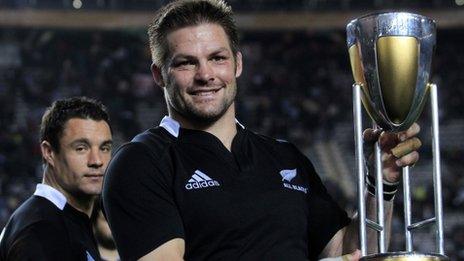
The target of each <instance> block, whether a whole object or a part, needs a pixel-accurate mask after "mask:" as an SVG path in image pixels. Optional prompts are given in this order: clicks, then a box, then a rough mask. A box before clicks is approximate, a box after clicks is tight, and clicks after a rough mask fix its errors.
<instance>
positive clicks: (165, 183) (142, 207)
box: [102, 142, 184, 260]
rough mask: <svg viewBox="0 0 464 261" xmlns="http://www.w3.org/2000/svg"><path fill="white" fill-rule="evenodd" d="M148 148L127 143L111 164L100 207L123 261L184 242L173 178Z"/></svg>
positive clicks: (138, 144) (140, 144)
mask: <svg viewBox="0 0 464 261" xmlns="http://www.w3.org/2000/svg"><path fill="white" fill-rule="evenodd" d="M146 146H147V145H144V144H142V143H137V142H133V143H129V144H126V145H124V146H122V147H121V148H120V149H119V150H118V151H117V152H116V154H115V156H114V157H113V159H112V160H111V162H110V164H109V166H108V169H107V173H106V177H105V181H104V186H103V195H102V196H103V197H102V198H103V206H104V209H105V214H106V217H107V219H108V223H109V225H110V228H111V231H112V233H113V237H114V239H115V242H116V245H117V248H118V251H119V254H120V256H121V258H122V260H135V259H137V258H140V257H142V256H144V255H146V254H148V253H149V252H151V251H152V250H154V249H156V248H157V247H158V246H160V245H162V244H163V243H165V242H167V241H169V240H171V239H174V238H184V232H183V226H182V220H181V218H180V215H179V211H178V208H177V206H176V204H175V202H174V196H173V190H172V176H171V175H170V173H166V171H161V170H160V169H162V168H161V167H160V164H161V162H162V161H161V158H157V157H156V156H155V155H154V154H153V153H151V152H150V150H149V149H148V147H146Z"/></svg>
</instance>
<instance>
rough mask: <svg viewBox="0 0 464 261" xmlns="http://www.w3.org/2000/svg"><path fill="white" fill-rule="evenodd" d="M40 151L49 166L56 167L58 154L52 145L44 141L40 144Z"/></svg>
mask: <svg viewBox="0 0 464 261" xmlns="http://www.w3.org/2000/svg"><path fill="white" fill-rule="evenodd" d="M40 150H41V152H42V158H43V159H44V160H45V161H46V162H47V164H48V165H50V166H52V167H53V166H54V165H55V163H54V162H55V156H56V153H55V152H54V151H53V148H52V145H51V144H50V142H48V141H46V140H44V141H42V143H40Z"/></svg>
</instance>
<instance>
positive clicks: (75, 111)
mask: <svg viewBox="0 0 464 261" xmlns="http://www.w3.org/2000/svg"><path fill="white" fill-rule="evenodd" d="M73 118H78V119H91V120H95V121H101V120H103V121H106V123H108V126H110V130H111V125H110V118H109V116H108V112H107V110H106V108H105V106H104V105H103V104H102V103H101V102H99V101H97V100H94V99H89V98H87V97H74V98H68V99H63V100H57V101H55V102H54V103H53V104H52V106H50V107H49V108H47V109H46V110H45V113H44V115H43V116H42V122H41V124H40V142H42V141H48V142H49V143H50V146H51V147H52V149H53V150H54V151H55V152H57V153H58V152H60V138H61V136H62V135H63V130H64V126H65V124H66V122H67V121H68V120H70V119H73Z"/></svg>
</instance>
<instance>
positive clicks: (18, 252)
mask: <svg viewBox="0 0 464 261" xmlns="http://www.w3.org/2000/svg"><path fill="white" fill-rule="evenodd" d="M62 218H63V215H62V213H60V210H59V209H58V208H57V207H56V206H55V205H53V203H51V202H49V201H48V200H47V199H44V198H41V197H38V196H32V197H31V198H29V199H28V200H27V201H26V202H24V203H23V204H22V205H21V206H20V207H19V208H18V209H17V210H16V211H15V212H14V213H13V215H12V216H11V218H10V220H9V221H8V224H7V225H6V227H5V229H4V231H3V238H2V239H1V244H2V251H4V252H5V253H7V256H10V257H20V256H23V254H24V253H26V252H32V253H38V252H43V251H44V250H46V249H47V248H56V247H61V248H63V247H64V246H65V244H66V242H68V241H67V237H68V233H67V230H66V227H65V225H64V223H63V222H62ZM2 255H3V254H2ZM37 256H41V255H37Z"/></svg>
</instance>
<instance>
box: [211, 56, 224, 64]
mask: <svg viewBox="0 0 464 261" xmlns="http://www.w3.org/2000/svg"><path fill="white" fill-rule="evenodd" d="M212 60H213V61H215V62H222V61H224V60H227V57H225V56H220V55H219V56H214V57H213V58H212Z"/></svg>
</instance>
